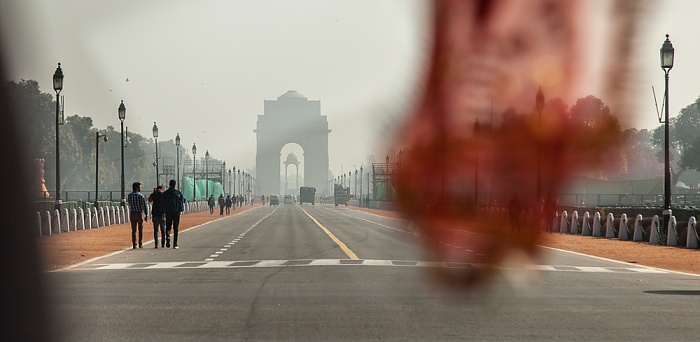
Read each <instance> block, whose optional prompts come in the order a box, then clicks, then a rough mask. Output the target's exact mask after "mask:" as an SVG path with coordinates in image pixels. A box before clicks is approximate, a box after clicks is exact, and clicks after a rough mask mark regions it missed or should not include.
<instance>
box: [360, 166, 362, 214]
mask: <svg viewBox="0 0 700 342" xmlns="http://www.w3.org/2000/svg"><path fill="white" fill-rule="evenodd" d="M362 175H363V167H362V166H360V206H362Z"/></svg>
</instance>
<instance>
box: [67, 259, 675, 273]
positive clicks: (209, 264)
mask: <svg viewBox="0 0 700 342" xmlns="http://www.w3.org/2000/svg"><path fill="white" fill-rule="evenodd" d="M304 266H306V267H309V266H379V267H381V266H383V267H432V268H483V267H485V265H483V264H476V263H460V262H435V261H413V260H379V259H368V260H362V259H360V260H356V259H298V260H235V261H204V262H202V261H191V262H187V261H178V262H157V263H115V264H89V265H85V266H83V267H81V268H76V269H74V270H80V271H90V270H100V271H101V270H153V269H198V268H224V269H233V268H266V267H304ZM497 269H501V270H509V269H520V270H522V269H524V270H528V271H546V272H581V273H650V274H667V273H673V271H667V270H662V269H656V268H645V267H586V266H564V265H524V266H523V265H517V266H515V265H514V266H508V265H505V266H502V267H498V268H497Z"/></svg>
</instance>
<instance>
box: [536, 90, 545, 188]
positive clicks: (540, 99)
mask: <svg viewBox="0 0 700 342" xmlns="http://www.w3.org/2000/svg"><path fill="white" fill-rule="evenodd" d="M535 108H536V109H537V115H538V116H537V129H538V130H541V129H542V109H544V93H543V92H542V87H540V89H539V90H538V91H537V95H536V96H535ZM541 149H542V148H541V147H540V140H539V138H538V139H537V201H539V200H540V199H542V166H541V164H542V162H541V160H542V151H541Z"/></svg>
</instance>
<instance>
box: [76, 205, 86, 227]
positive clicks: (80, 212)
mask: <svg viewBox="0 0 700 342" xmlns="http://www.w3.org/2000/svg"><path fill="white" fill-rule="evenodd" d="M78 218H79V219H80V223H79V224H78V227H80V230H85V211H84V210H83V208H78ZM77 229H78V228H76V230H77Z"/></svg>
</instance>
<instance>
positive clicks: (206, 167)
mask: <svg viewBox="0 0 700 342" xmlns="http://www.w3.org/2000/svg"><path fill="white" fill-rule="evenodd" d="M204 179H205V180H204V184H205V186H206V189H207V191H206V194H207V200H209V150H207V153H205V154H204Z"/></svg>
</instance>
